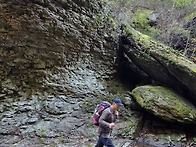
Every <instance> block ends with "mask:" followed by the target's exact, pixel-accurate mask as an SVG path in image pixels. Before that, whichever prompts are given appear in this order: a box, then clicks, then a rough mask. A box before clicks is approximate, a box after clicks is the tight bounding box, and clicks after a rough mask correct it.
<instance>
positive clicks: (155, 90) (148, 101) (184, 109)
mask: <svg viewBox="0 0 196 147" xmlns="http://www.w3.org/2000/svg"><path fill="white" fill-rule="evenodd" d="M132 96H133V97H134V98H135V99H136V101H137V103H138V104H139V105H140V106H141V107H143V108H144V109H146V110H147V111H149V112H151V113H153V114H154V115H156V116H158V117H160V118H162V119H165V120H168V121H171V122H180V123H185V124H188V123H196V108H195V107H194V106H193V105H192V104H190V103H189V102H188V101H186V100H184V98H182V97H181V96H179V95H178V94H176V93H174V92H173V91H171V90H169V89H167V88H165V87H162V86H148V85H147V86H140V87H137V88H135V89H134V90H133V91H132Z"/></svg>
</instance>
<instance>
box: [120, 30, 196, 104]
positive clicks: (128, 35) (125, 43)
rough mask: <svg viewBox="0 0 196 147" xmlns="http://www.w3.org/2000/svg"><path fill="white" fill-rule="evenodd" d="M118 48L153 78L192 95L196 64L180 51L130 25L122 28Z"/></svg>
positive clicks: (195, 89)
mask: <svg viewBox="0 0 196 147" xmlns="http://www.w3.org/2000/svg"><path fill="white" fill-rule="evenodd" d="M121 40H122V41H121V45H120V49H122V50H123V52H124V53H125V54H126V55H127V56H128V58H130V60H131V61H132V62H133V63H135V65H136V66H137V67H138V68H140V69H141V70H142V71H144V72H145V73H147V74H148V75H149V76H150V77H152V78H153V79H154V80H156V81H158V82H160V83H162V84H165V85H168V86H171V87H174V88H176V87H178V88H176V89H180V91H182V90H183V91H184V94H189V95H191V96H190V97H191V99H192V100H193V101H195V96H194V95H196V86H195V85H196V64H195V63H193V62H191V61H189V60H188V59H186V58H185V57H184V56H183V55H182V54H180V53H179V52H177V51H175V50H174V49H172V48H171V47H168V46H166V45H164V44H162V43H160V42H157V41H154V40H153V39H152V38H150V37H149V36H147V35H144V34H142V33H140V32H138V31H136V30H134V29H132V28H130V29H128V28H126V29H124V30H123V35H122V37H121Z"/></svg>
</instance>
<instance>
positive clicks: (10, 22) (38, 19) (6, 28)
mask: <svg viewBox="0 0 196 147" xmlns="http://www.w3.org/2000/svg"><path fill="white" fill-rule="evenodd" d="M101 9H102V8H101V5H99V3H97V2H90V1H83V0H74V1H72V0H66V1H64V0H57V1H56V0H46V1H43V0H25V1H21V0H11V1H6V0H2V1H1V4H0V21H1V22H0V38H1V42H0V63H1V64H0V77H1V78H0V99H1V103H0V112H1V121H0V134H4V135H9V134H14V133H16V132H17V133H16V134H23V135H24V134H25V133H33V132H35V134H37V135H38V136H47V137H48V136H49V137H54V136H59V135H61V134H60V133H63V134H74V133H76V131H75V130H76V128H80V129H79V132H80V134H84V135H86V136H88V135H90V136H91V135H92V134H89V133H92V132H91V131H88V133H87V132H86V133H84V130H85V123H84V122H82V120H81V119H85V120H86V118H87V116H86V115H87V114H84V113H83V112H82V111H83V102H87V101H86V100H84V99H85V98H89V100H88V101H90V102H92V101H93V100H95V101H96V98H97V97H104V96H105V95H106V94H108V92H107V91H105V90H104V89H105V88H106V87H107V83H106V80H107V79H108V78H109V76H110V75H111V74H113V73H114V68H113V64H114V61H115V58H114V57H115V56H116V55H115V54H116V51H115V47H116V44H115V43H114V40H113V39H112V38H111V29H110V26H109V25H108V23H107V22H108V21H107V18H105V15H103V12H102V11H101ZM91 104H93V103H91ZM85 107H87V106H85ZM93 108H94V107H93ZM89 111H90V110H89ZM89 121H91V120H89ZM44 130H45V131H44ZM54 130H56V131H57V132H58V133H56V132H55V131H54ZM81 132H82V133H81Z"/></svg>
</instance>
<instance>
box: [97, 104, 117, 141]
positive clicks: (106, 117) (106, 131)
mask: <svg viewBox="0 0 196 147" xmlns="http://www.w3.org/2000/svg"><path fill="white" fill-rule="evenodd" d="M116 118H117V116H116V115H115V111H113V110H112V108H111V107H109V108H107V109H105V110H104V111H103V112H102V115H101V117H100V119H99V134H100V135H101V136H102V137H103V138H110V135H111V132H112V129H110V128H109V125H110V123H114V122H115V121H116Z"/></svg>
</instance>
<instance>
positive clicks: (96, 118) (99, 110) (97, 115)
mask: <svg viewBox="0 0 196 147" xmlns="http://www.w3.org/2000/svg"><path fill="white" fill-rule="evenodd" d="M110 106H111V104H110V103H109V102H107V101H103V102H102V103H101V104H99V105H98V106H97V108H96V109H95V112H94V114H93V124H94V125H96V126H99V118H100V117H101V114H102V112H103V111H104V110H105V109H106V108H109V107H110Z"/></svg>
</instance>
